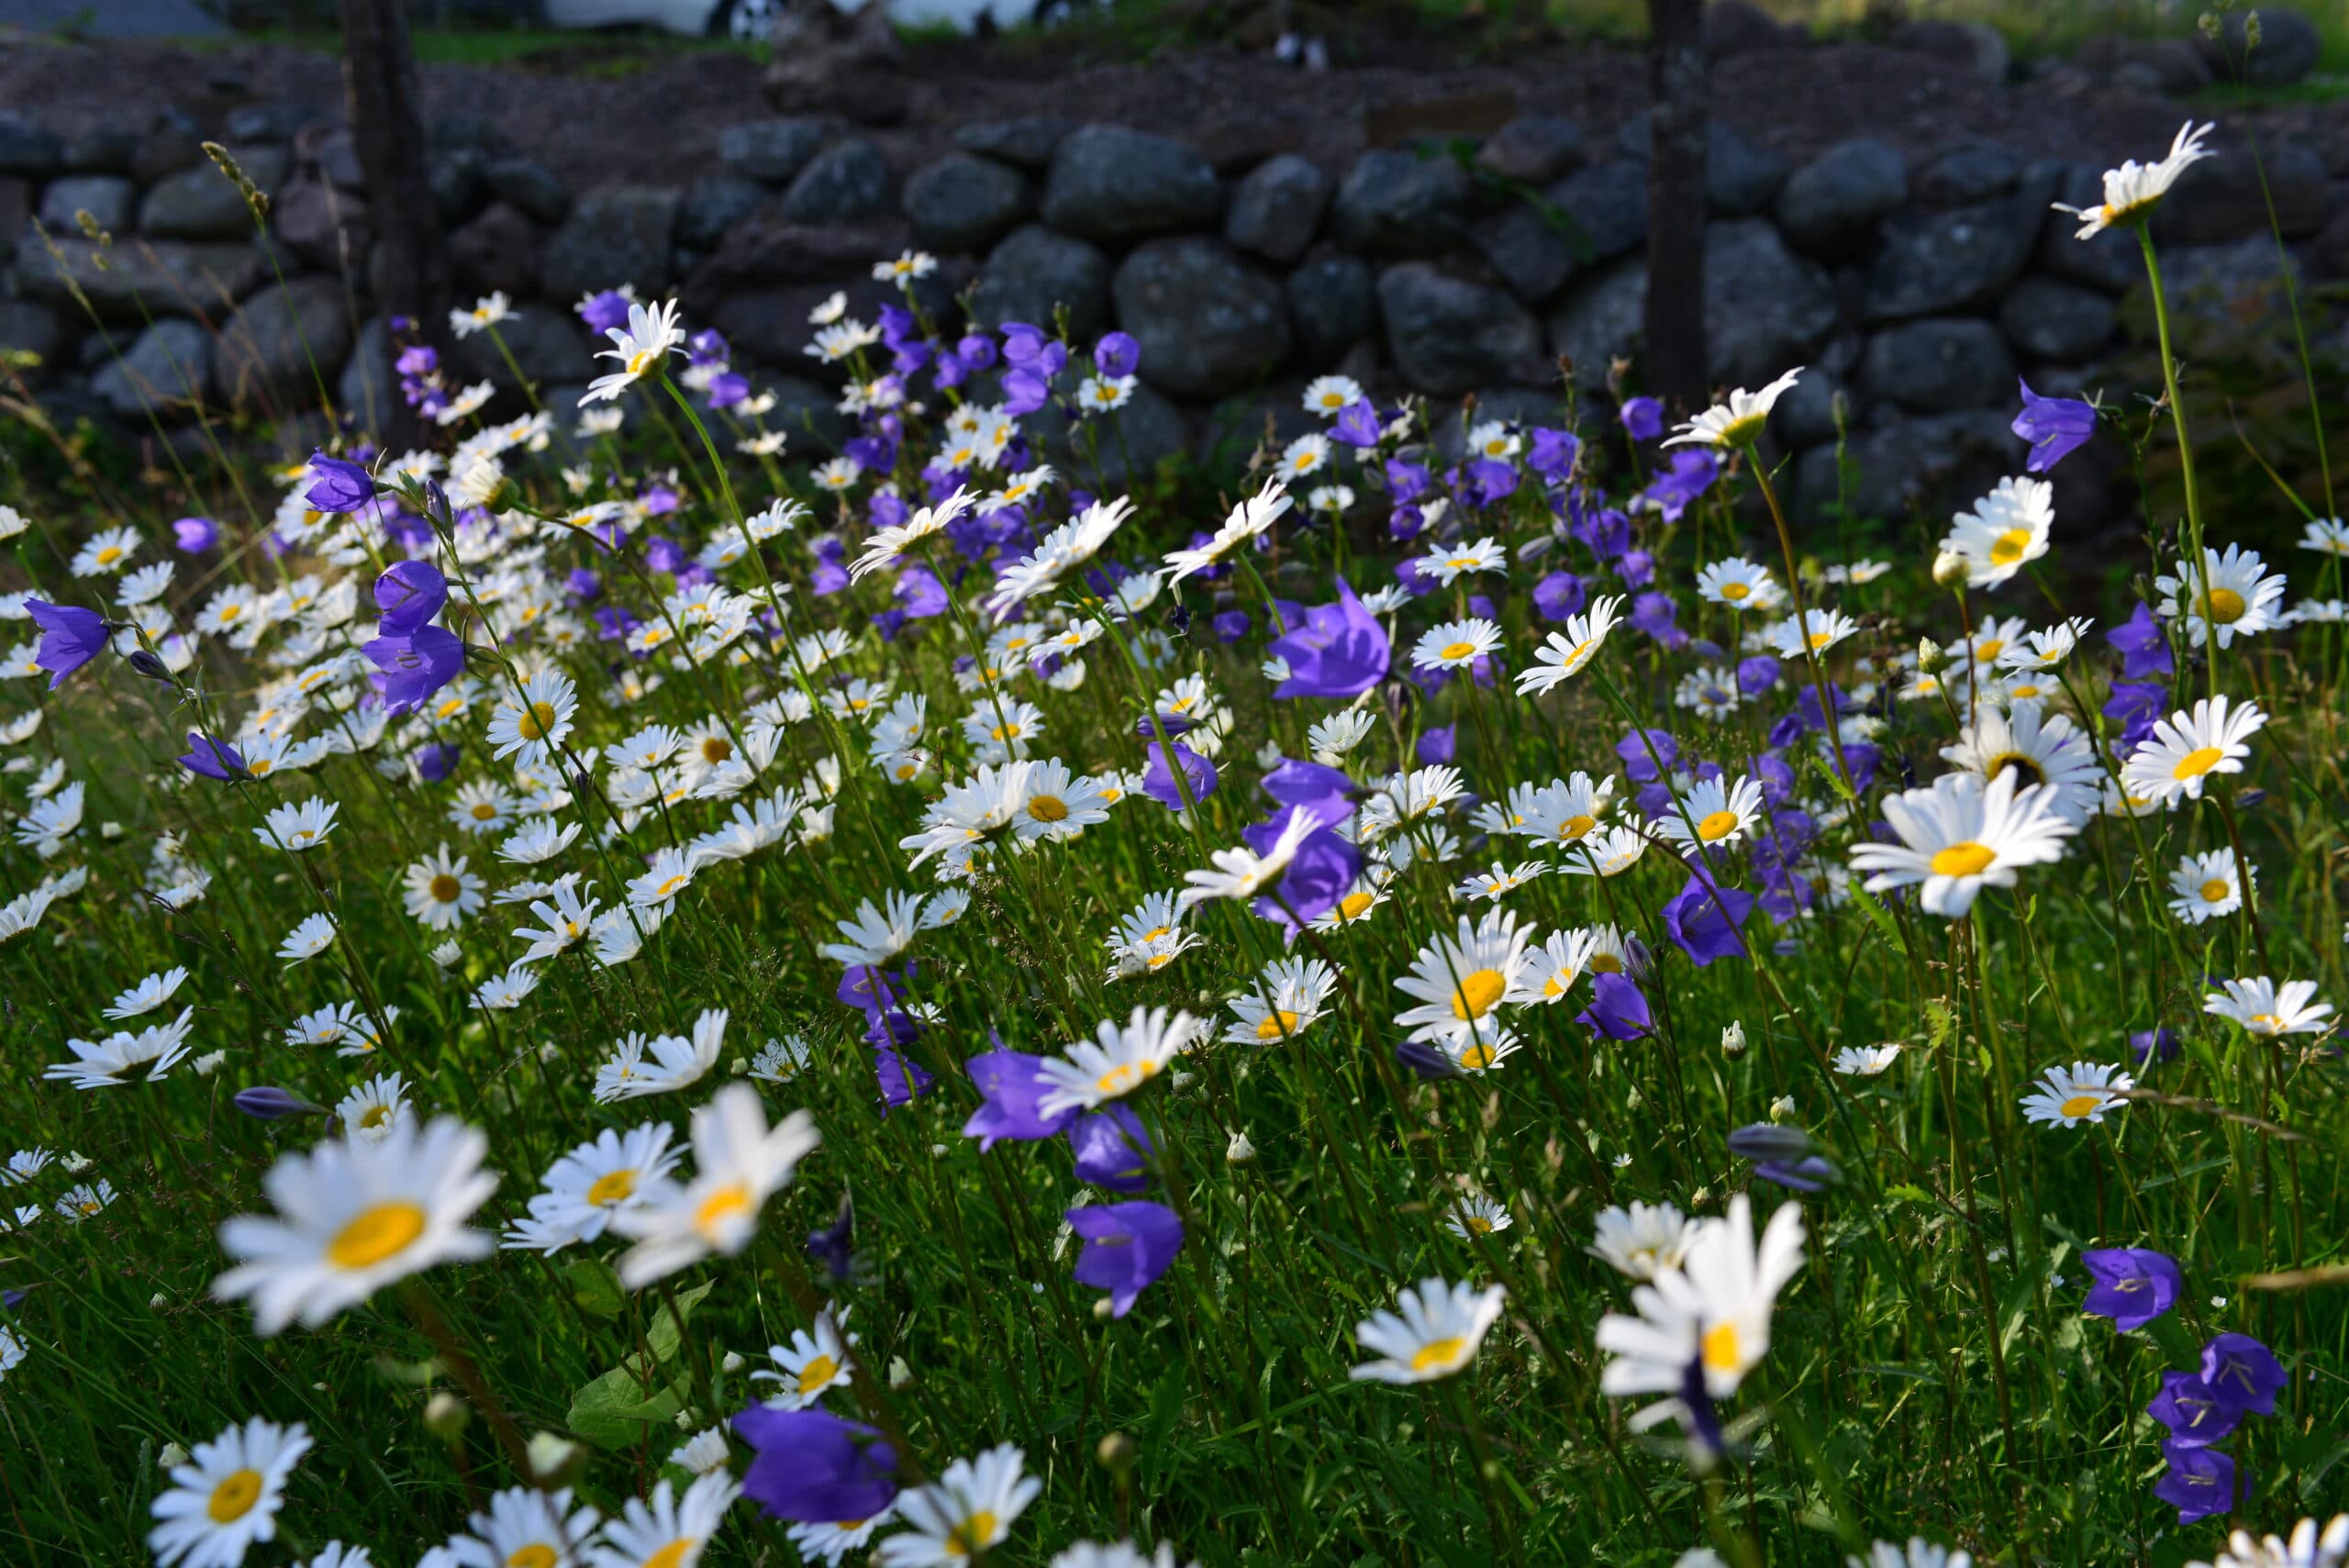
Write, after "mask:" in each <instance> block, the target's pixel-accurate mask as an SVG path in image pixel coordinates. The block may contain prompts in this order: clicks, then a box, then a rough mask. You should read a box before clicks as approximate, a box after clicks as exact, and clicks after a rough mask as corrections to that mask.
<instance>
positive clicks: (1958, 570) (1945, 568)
mask: <svg viewBox="0 0 2349 1568" xmlns="http://www.w3.org/2000/svg"><path fill="white" fill-rule="evenodd" d="M1965 573H1966V567H1965V557H1964V556H1962V555H1960V554H1958V553H1957V551H1955V550H1943V551H1942V552H1941V553H1940V554H1938V555H1936V556H1934V557H1933V581H1934V582H1936V583H1938V584H1941V585H1942V586H1943V587H1944V588H1954V587H1956V586H1957V585H1958V584H1961V583H1963V582H1965Z"/></svg>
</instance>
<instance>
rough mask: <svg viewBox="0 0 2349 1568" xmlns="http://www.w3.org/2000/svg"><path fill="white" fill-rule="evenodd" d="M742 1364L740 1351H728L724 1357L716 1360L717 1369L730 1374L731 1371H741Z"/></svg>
mask: <svg viewBox="0 0 2349 1568" xmlns="http://www.w3.org/2000/svg"><path fill="white" fill-rule="evenodd" d="M743 1364H744V1363H743V1361H742V1357H741V1354H740V1352H739V1351H727V1352H726V1354H725V1357H724V1358H723V1359H722V1360H720V1361H719V1362H718V1371H720V1372H723V1373H729V1375H730V1374H731V1373H738V1372H740V1371H741V1370H742V1367H743Z"/></svg>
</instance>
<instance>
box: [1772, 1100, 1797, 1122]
mask: <svg viewBox="0 0 2349 1568" xmlns="http://www.w3.org/2000/svg"><path fill="white" fill-rule="evenodd" d="M1794 1116H1795V1097H1794V1096H1793V1095H1779V1096H1778V1097H1777V1098H1776V1099H1775V1100H1772V1101H1771V1102H1770V1119H1771V1120H1772V1121H1792V1120H1793V1119H1794Z"/></svg>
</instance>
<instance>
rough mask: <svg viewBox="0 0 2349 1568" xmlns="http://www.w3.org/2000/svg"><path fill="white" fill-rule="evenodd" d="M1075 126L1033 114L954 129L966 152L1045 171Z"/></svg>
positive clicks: (956, 137)
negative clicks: (1053, 155) (1063, 140)
mask: <svg viewBox="0 0 2349 1568" xmlns="http://www.w3.org/2000/svg"><path fill="white" fill-rule="evenodd" d="M1070 129H1071V126H1070V122H1069V121H1067V120H1063V119H1055V118H1053V117H1052V116H1050V115H1030V116H1029V117H1026V118H1024V119H1013V120H974V121H973V122H971V123H970V124H969V125H964V126H957V127H956V128H955V129H954V145H955V146H957V147H959V148H961V149H962V150H963V151H965V152H975V153H977V154H979V155H980V156H981V157H984V158H999V159H1001V160H1002V161H1004V162H1006V163H1016V164H1018V165H1019V167H1020V168H1022V169H1037V170H1041V169H1044V168H1048V167H1049V166H1050V165H1051V163H1052V154H1053V153H1054V152H1056V151H1057V150H1059V149H1060V145H1061V141H1062V139H1063V138H1064V137H1066V136H1067V135H1068V133H1069V130H1070Z"/></svg>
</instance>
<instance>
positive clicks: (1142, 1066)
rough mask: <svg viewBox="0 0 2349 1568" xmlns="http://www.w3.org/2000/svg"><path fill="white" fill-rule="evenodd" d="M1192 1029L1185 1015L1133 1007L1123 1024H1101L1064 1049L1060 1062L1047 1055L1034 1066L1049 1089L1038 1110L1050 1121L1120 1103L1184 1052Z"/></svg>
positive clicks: (1193, 1033)
mask: <svg viewBox="0 0 2349 1568" xmlns="http://www.w3.org/2000/svg"><path fill="white" fill-rule="evenodd" d="M1198 1029H1199V1025H1198V1022H1197V1020H1196V1019H1194V1018H1192V1017H1191V1015H1190V1014H1188V1013H1182V1012H1177V1013H1173V1014H1170V1013H1168V1011H1167V1010H1166V1009H1165V1008H1163V1007H1154V1008H1143V1007H1136V1008H1135V1009H1134V1010H1133V1016H1132V1017H1131V1018H1129V1019H1128V1020H1127V1021H1126V1022H1125V1023H1124V1024H1123V1025H1120V1024H1119V1023H1118V1022H1116V1021H1115V1020H1114V1019H1105V1020H1103V1022H1102V1024H1101V1026H1100V1028H1099V1029H1096V1030H1095V1031H1094V1037H1093V1039H1091V1040H1079V1041H1077V1042H1076V1043H1075V1044H1074V1045H1072V1046H1070V1047H1068V1050H1067V1055H1066V1056H1065V1057H1064V1058H1063V1057H1051V1056H1048V1057H1045V1058H1044V1059H1043V1060H1042V1061H1041V1062H1039V1063H1038V1065H1037V1069H1036V1071H1037V1073H1039V1075H1041V1077H1043V1078H1045V1079H1047V1080H1049V1081H1050V1082H1051V1084H1052V1087H1051V1088H1050V1089H1049V1090H1047V1091H1046V1092H1045V1094H1044V1096H1043V1098H1042V1099H1041V1101H1040V1102H1039V1105H1038V1108H1039V1109H1040V1110H1041V1112H1042V1113H1043V1114H1044V1115H1046V1116H1052V1115H1054V1114H1056V1113H1057V1112H1060V1111H1063V1110H1067V1109H1070V1108H1072V1107H1075V1108H1081V1109H1084V1110H1092V1109H1094V1108H1095V1107H1096V1106H1102V1105H1106V1104H1108V1102H1109V1101H1111V1100H1115V1099H1122V1098H1123V1097H1124V1096H1126V1095H1130V1094H1132V1093H1133V1092H1134V1091H1135V1090H1136V1089H1139V1088H1141V1086H1142V1085H1143V1084H1147V1083H1149V1082H1150V1081H1151V1080H1152V1078H1155V1077H1157V1076H1158V1074H1159V1073H1160V1072H1162V1071H1163V1069H1164V1068H1165V1066H1166V1064H1167V1063H1168V1062H1171V1061H1173V1060H1174V1059H1175V1057H1176V1056H1178V1055H1180V1054H1181V1053H1182V1052H1184V1051H1188V1050H1189V1049H1190V1048H1191V1045H1192V1043H1193V1041H1194V1040H1195V1038H1196V1036H1197V1032H1198Z"/></svg>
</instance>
